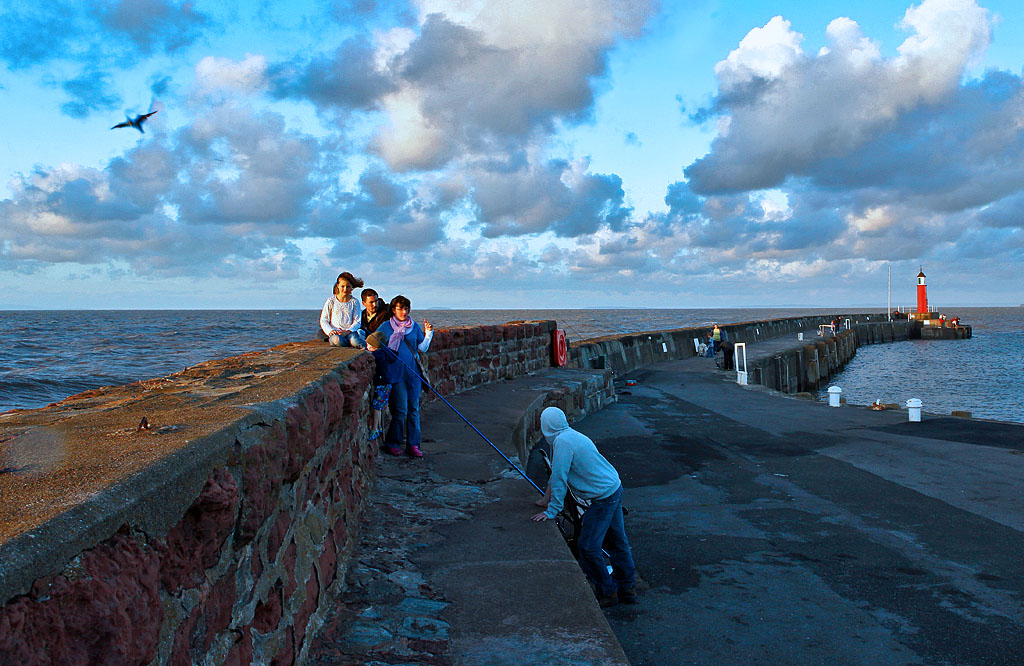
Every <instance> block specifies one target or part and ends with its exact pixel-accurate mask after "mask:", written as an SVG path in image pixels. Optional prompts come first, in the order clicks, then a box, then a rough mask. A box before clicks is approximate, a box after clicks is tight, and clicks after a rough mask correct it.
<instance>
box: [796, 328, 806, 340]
mask: <svg viewBox="0 0 1024 666" xmlns="http://www.w3.org/2000/svg"><path fill="white" fill-rule="evenodd" d="M796 339H797V340H800V341H801V342H803V339H804V332H803V331H800V332H799V333H797V334H796Z"/></svg>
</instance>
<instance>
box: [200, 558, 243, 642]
mask: <svg viewBox="0 0 1024 666" xmlns="http://www.w3.org/2000/svg"><path fill="white" fill-rule="evenodd" d="M235 571H236V567H232V568H231V569H229V570H228V572H227V573H226V574H225V575H224V576H223V577H221V579H220V580H219V581H217V583H216V584H215V585H214V586H213V588H212V589H211V590H210V593H209V595H207V597H206V603H205V604H204V605H203V624H204V625H205V636H204V640H203V652H207V651H208V650H209V649H210V644H211V643H213V639H214V638H216V636H217V634H219V633H220V632H222V631H224V630H225V629H227V628H228V625H229V624H230V623H231V611H232V608H233V607H234V605H235V600H236V598H237V593H236V588H235Z"/></svg>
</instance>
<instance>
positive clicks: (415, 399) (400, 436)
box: [384, 378, 423, 448]
mask: <svg viewBox="0 0 1024 666" xmlns="http://www.w3.org/2000/svg"><path fill="white" fill-rule="evenodd" d="M422 391H423V387H422V386H421V385H420V380H419V379H413V380H410V379H408V378H405V379H403V380H402V381H399V382H396V383H394V384H392V385H391V398H390V400H389V404H390V407H391V425H390V426H388V436H387V437H386V438H385V439H384V446H389V447H392V446H397V447H399V448H401V446H402V445H403V444H405V439H406V435H408V437H409V446H419V445H420V393H421V392H422ZM406 426H408V427H406Z"/></svg>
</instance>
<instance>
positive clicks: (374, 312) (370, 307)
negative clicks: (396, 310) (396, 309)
mask: <svg viewBox="0 0 1024 666" xmlns="http://www.w3.org/2000/svg"><path fill="white" fill-rule="evenodd" d="M360 298H362V300H363V316H362V318H361V320H360V328H361V329H362V331H363V335H365V336H367V337H369V335H370V333H373V332H374V331H376V330H377V329H378V328H380V325H381V324H383V323H384V322H386V321H387V320H388V319H391V309H390V308H389V307H388V304H387V303H385V302H384V301H382V300H381V298H380V296H379V295H378V294H377V292H376V291H374V290H373V289H363V293H362V294H360Z"/></svg>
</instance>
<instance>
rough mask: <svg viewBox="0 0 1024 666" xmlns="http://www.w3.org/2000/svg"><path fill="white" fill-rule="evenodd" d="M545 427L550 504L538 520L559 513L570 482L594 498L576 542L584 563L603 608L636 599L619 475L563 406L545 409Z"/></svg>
mask: <svg viewBox="0 0 1024 666" xmlns="http://www.w3.org/2000/svg"><path fill="white" fill-rule="evenodd" d="M540 429H541V432H542V433H544V438H545V439H546V440H547V441H548V444H550V445H551V479H550V480H549V484H550V491H551V499H550V501H549V502H548V508H547V509H546V510H544V511H541V512H540V513H538V514H535V515H534V516H533V520H535V521H538V522H539V521H544V520H551V519H553V518H554V517H555V516H557V515H558V512H559V511H561V510H562V504H563V502H564V501H565V489H566V487H567V486H568V487H569V488H572V491H573V492H574V493H576V496H577V497H579V498H581V499H585V500H589V501H590V506H589V507H588V508H587V510H586V512H585V513H584V514H583V527H582V528H581V529H580V534H579V538H578V539H577V541H576V547H577V550H578V552H579V560H580V567H582V569H583V573H585V574H586V575H587V578H588V579H589V580H590V582H591V583H592V584H593V585H594V587H595V592H596V594H597V601H598V603H599V604H600V605H601V607H602V608H607V607H608V606H613V605H615V604H617V603H618V602H620V601H621V602H623V603H627V604H632V603H636V567H635V566H634V565H633V553H632V551H631V550H630V548H629V540H628V539H627V538H626V528H625V525H624V524H623V521H622V482H621V481H620V480H619V473H618V472H616V471H615V468H614V467H612V464H611V463H610V462H608V461H607V460H606V459H605V457H604V456H602V455H601V454H600V453H599V452H598V450H597V446H595V445H594V442H593V440H591V439H590V438H589V437H587V436H586V435H584V434H583V433H580V432H577V431H576V430H573V429H572V428H570V427H569V422H568V421H567V420H566V418H565V412H563V411H562V410H561V409H559V408H557V407H548V408H547V409H545V410H544V411H543V412H541V415H540ZM602 545H604V547H605V549H606V550H607V551H608V555H609V556H610V557H611V562H612V573H611V574H609V573H608V568H607V567H606V566H605V563H604V553H603V552H602V550H601V546H602Z"/></svg>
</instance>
